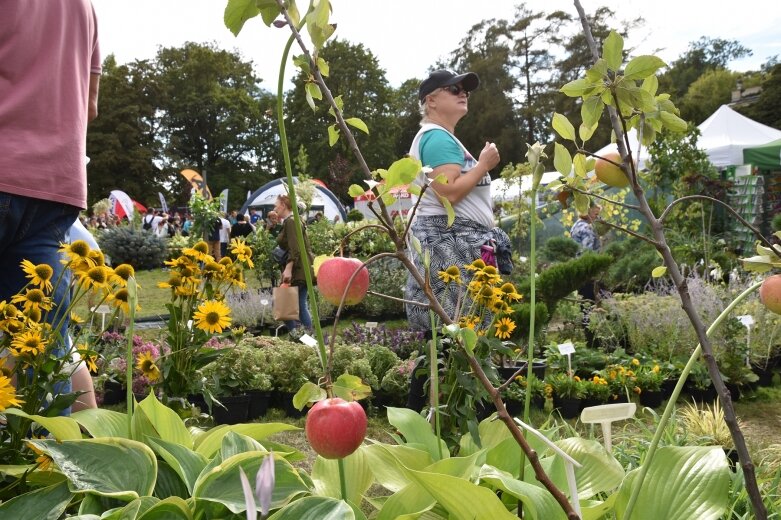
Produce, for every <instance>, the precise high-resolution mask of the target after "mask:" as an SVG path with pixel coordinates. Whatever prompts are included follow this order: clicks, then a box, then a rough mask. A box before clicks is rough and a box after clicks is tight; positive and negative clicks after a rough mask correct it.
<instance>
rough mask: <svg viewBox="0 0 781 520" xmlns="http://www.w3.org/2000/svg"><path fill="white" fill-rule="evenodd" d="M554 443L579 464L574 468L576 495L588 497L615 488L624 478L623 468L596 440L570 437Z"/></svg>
mask: <svg viewBox="0 0 781 520" xmlns="http://www.w3.org/2000/svg"><path fill="white" fill-rule="evenodd" d="M556 445H557V446H558V447H559V448H561V449H562V450H564V452H565V453H567V454H568V455H569V456H571V457H572V458H573V459H575V460H576V461H578V462H579V463H580V464H581V467H580V468H575V478H576V480H577V482H578V495H579V496H580V497H581V498H589V497H592V496H594V495H596V494H597V493H602V492H607V491H612V490H614V489H616V488H617V487H618V486H619V485H620V484H621V480H623V478H624V469H623V468H622V467H621V464H619V463H618V461H617V460H616V459H614V458H613V457H612V456H611V455H609V454H608V453H607V452H606V451H605V448H604V447H603V446H602V444H600V443H599V442H597V441H594V440H589V439H584V438H582V437H570V438H567V439H562V440H560V441H557V442H556Z"/></svg>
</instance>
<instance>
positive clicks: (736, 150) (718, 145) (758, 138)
mask: <svg viewBox="0 0 781 520" xmlns="http://www.w3.org/2000/svg"><path fill="white" fill-rule="evenodd" d="M698 128H699V129H700V133H701V134H702V135H700V138H699V140H698V141H697V146H698V147H699V148H700V149H702V150H705V153H707V154H708V159H709V160H710V162H711V163H712V164H713V165H714V166H715V167H716V168H726V167H727V166H739V165H741V164H743V149H744V148H750V147H752V146H759V145H762V144H765V143H769V142H770V141H773V140H775V139H781V130H776V129H775V128H771V127H769V126H766V125H763V124H762V123H757V122H756V121H754V120H753V119H749V118H748V117H746V116H744V115H741V114H739V113H737V112H735V111H734V110H732V109H731V108H730V107H728V106H727V105H721V106H720V107H719V109H718V110H716V111H715V112H714V113H713V114H711V116H710V117H709V118H708V119H706V120H705V121H703V122H702V124H700V125H699V126H698ZM627 135H628V138H629V144H630V147H631V150H632V155H633V156H635V155H636V154H637V132H636V131H635V130H634V129H632V130H630V131H629V132H627ZM617 151H618V147H617V146H616V144H615V143H610V144H609V145H607V146H605V147H604V148H601V149H600V150H598V151H597V152H596V154H597V155H604V154H606V153H610V152H617ZM646 160H648V153H647V150H646V148H645V147H643V149H642V151H641V153H640V161H639V164H638V167H639V169H641V170H642V169H643V168H644V166H645V161H646Z"/></svg>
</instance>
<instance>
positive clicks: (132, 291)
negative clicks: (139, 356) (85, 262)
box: [125, 276, 138, 439]
mask: <svg viewBox="0 0 781 520" xmlns="http://www.w3.org/2000/svg"><path fill="white" fill-rule="evenodd" d="M127 294H128V298H127V300H128V304H129V309H128V310H129V311H130V312H129V316H128V318H129V320H128V324H127V332H126V334H127V352H126V353H125V361H126V364H127V366H126V367H125V386H126V387H127V388H126V392H127V395H126V396H127V434H128V439H132V438H133V426H132V425H133V329H134V328H135V323H136V305H137V304H138V286H137V285H136V278H135V276H131V277H130V278H128V281H127Z"/></svg>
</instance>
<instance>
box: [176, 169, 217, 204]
mask: <svg viewBox="0 0 781 520" xmlns="http://www.w3.org/2000/svg"><path fill="white" fill-rule="evenodd" d="M179 173H181V174H182V175H184V178H185V179H187V181H188V182H189V183H190V185H191V186H192V187H193V190H195V191H197V192H199V193H200V194H201V195H203V197H204V198H205V199H208V200H211V198H212V192H211V191H209V187H208V186H207V185H206V184H204V182H203V177H201V174H200V173H198V172H197V171H195V170H189V169H188V170H182V171H181V172H179Z"/></svg>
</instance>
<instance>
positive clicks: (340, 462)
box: [336, 458, 347, 501]
mask: <svg viewBox="0 0 781 520" xmlns="http://www.w3.org/2000/svg"><path fill="white" fill-rule="evenodd" d="M336 462H337V464H338V465H339V489H340V490H341V492H342V500H344V501H347V481H346V480H345V478H344V459H343V458H339V459H337V461H336Z"/></svg>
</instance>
